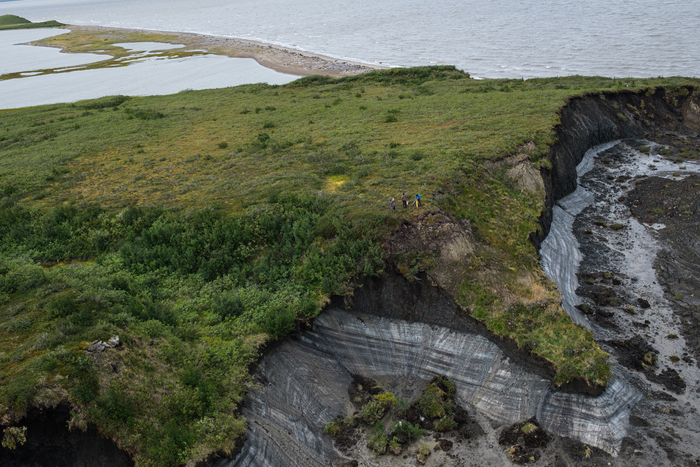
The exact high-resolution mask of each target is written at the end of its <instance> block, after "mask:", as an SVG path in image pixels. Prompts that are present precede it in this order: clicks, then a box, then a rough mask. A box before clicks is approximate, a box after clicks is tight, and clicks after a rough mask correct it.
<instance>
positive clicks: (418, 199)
mask: <svg viewBox="0 0 700 467" xmlns="http://www.w3.org/2000/svg"><path fill="white" fill-rule="evenodd" d="M420 206H421V204H420V195H419V194H416V207H417V208H419V207H420Z"/></svg>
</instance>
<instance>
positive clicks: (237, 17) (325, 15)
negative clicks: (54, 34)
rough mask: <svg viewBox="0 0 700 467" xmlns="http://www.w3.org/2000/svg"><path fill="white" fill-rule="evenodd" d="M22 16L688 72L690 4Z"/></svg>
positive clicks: (614, 69) (506, 73)
mask: <svg viewBox="0 0 700 467" xmlns="http://www.w3.org/2000/svg"><path fill="white" fill-rule="evenodd" d="M6 13H12V14H17V15H20V16H25V17H27V18H29V19H31V20H33V21H43V20H49V19H57V20H59V21H62V22H65V23H69V24H94V25H102V26H117V27H134V28H147V29H157V30H170V31H189V32H198V33H206V34H214V35H219V36H234V37H241V38H249V39H257V40H262V41H265V42H271V43H276V44H283V45H287V46H293V47H296V48H299V49H304V50H308V51H312V52H317V53H323V54H327V55H331V56H334V57H345V58H352V59H359V60H362V61H367V62H381V63H384V64H389V65H404V66H407V65H428V64H454V65H457V67H459V68H461V69H464V70H465V71H468V72H470V73H472V74H473V75H476V76H483V77H514V78H520V77H525V78H528V77H542V76H562V75H570V74H583V75H604V76H618V77H621V76H635V77H648V76H672V75H685V76H700V26H699V25H700V0H685V1H677V0H671V1H663V0H660V1H659V0H634V1H632V0H587V1H581V0H578V1H572V0H559V1H556V0H555V1H546V0H545V1H535V0H520V1H515V0H461V1H457V0H431V1H427V0H421V1H418V0H349V1H348V0H344V1H338V0H295V1H289V0H199V1H197V2H192V1H189V0H188V1H183V0H167V1H166V0H121V1H114V0H19V1H10V2H0V14H6Z"/></svg>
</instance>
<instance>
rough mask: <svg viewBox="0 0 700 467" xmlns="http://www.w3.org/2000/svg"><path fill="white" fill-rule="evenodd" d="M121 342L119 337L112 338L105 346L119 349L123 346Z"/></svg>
mask: <svg viewBox="0 0 700 467" xmlns="http://www.w3.org/2000/svg"><path fill="white" fill-rule="evenodd" d="M121 343H122V342H121V340H119V336H112V337H111V338H110V339H109V340H108V341H107V342H105V343H104V344H105V345H106V346H107V347H119V346H120V345H121Z"/></svg>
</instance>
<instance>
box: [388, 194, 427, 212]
mask: <svg viewBox="0 0 700 467" xmlns="http://www.w3.org/2000/svg"><path fill="white" fill-rule="evenodd" d="M415 200H416V201H415V202H416V207H417V208H419V207H420V206H421V202H420V195H419V194H418V193H416V197H415ZM401 204H403V207H404V209H405V208H407V207H408V199H407V198H406V192H404V193H403V194H401ZM389 205H390V206H391V212H396V199H394V198H391V203H390V204H389Z"/></svg>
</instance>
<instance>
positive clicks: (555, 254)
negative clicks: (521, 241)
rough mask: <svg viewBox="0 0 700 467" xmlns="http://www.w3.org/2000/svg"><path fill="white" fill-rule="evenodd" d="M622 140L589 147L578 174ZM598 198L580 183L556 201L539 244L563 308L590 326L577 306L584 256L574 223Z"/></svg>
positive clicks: (590, 166)
mask: <svg viewBox="0 0 700 467" xmlns="http://www.w3.org/2000/svg"><path fill="white" fill-rule="evenodd" d="M618 143H619V141H612V142H609V143H605V144H601V145H600V146H596V147H594V148H591V149H589V150H588V151H587V152H586V154H585V155H584V156H583V160H582V161H581V162H580V163H579V165H578V166H576V174H577V176H578V177H582V176H583V175H585V174H586V173H588V172H589V171H590V170H591V169H592V168H593V162H594V158H595V156H596V155H597V154H598V153H599V152H602V151H605V150H607V149H610V148H611V147H613V146H615V145H616V144H618ZM594 201H595V197H594V196H593V194H592V193H590V192H589V191H587V190H586V189H585V188H583V187H581V186H579V185H577V186H576V191H574V192H573V193H571V194H570V195H568V196H566V197H564V198H562V199H560V200H559V201H557V204H556V205H555V206H554V207H553V209H552V225H551V227H550V231H549V235H547V238H545V239H544V241H543V242H542V245H541V247H540V256H541V257H542V262H541V264H542V269H544V271H545V272H546V273H547V275H548V276H549V277H550V278H551V279H552V280H554V282H556V283H557V284H558V285H559V291H560V292H561V295H562V307H563V308H564V310H566V312H567V313H569V315H570V316H571V319H573V320H574V322H575V323H577V324H581V325H583V326H586V327H587V328H588V329H590V328H591V325H590V323H589V322H588V319H587V318H586V317H585V316H584V315H583V314H582V313H581V312H580V311H578V310H577V309H576V308H575V307H576V305H579V304H581V299H580V298H579V297H578V296H577V295H576V289H577V288H578V278H577V277H576V273H577V272H578V268H579V265H580V264H581V260H582V259H583V257H582V255H581V250H580V245H579V243H578V240H576V237H575V236H574V232H573V229H572V226H573V224H574V220H575V219H576V216H577V215H578V214H580V213H581V211H583V210H584V209H586V207H588V206H589V205H590V204H591V203H593V202H594Z"/></svg>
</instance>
